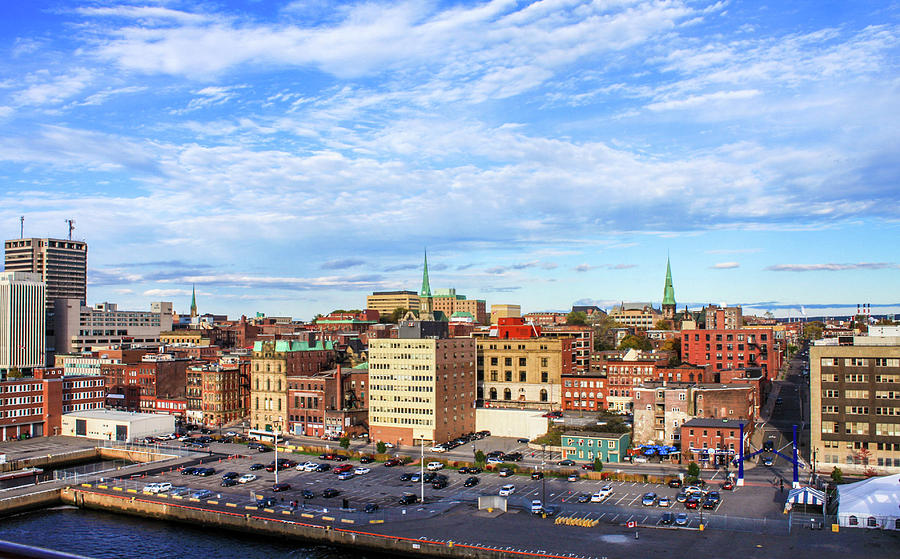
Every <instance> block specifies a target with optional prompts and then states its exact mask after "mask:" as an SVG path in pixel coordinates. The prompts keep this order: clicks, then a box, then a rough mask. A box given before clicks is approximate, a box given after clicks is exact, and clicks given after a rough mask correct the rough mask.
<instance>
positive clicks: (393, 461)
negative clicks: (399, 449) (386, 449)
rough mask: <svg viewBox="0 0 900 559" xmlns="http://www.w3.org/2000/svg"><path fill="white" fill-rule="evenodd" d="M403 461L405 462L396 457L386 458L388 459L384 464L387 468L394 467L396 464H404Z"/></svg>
mask: <svg viewBox="0 0 900 559" xmlns="http://www.w3.org/2000/svg"><path fill="white" fill-rule="evenodd" d="M402 463H403V462H401V461H400V460H398V459H396V458H391V459H390V460H386V461H385V463H384V466H385V467H386V468H392V467H394V466H399V465H400V464H402Z"/></svg>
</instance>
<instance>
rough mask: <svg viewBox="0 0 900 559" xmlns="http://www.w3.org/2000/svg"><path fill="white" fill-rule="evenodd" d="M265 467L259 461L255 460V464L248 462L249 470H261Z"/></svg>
mask: <svg viewBox="0 0 900 559" xmlns="http://www.w3.org/2000/svg"><path fill="white" fill-rule="evenodd" d="M265 467H266V466H265V465H264V464H260V463H259V462H257V463H256V464H250V471H251V472H254V471H256V470H262V469H263V468H265Z"/></svg>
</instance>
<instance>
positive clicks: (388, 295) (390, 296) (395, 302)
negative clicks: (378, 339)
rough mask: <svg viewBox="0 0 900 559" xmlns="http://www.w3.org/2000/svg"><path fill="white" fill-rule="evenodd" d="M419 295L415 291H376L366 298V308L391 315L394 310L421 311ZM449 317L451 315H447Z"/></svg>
mask: <svg viewBox="0 0 900 559" xmlns="http://www.w3.org/2000/svg"><path fill="white" fill-rule="evenodd" d="M419 305H420V302H419V294H418V293H416V292H415V291H376V292H374V293H372V294H371V295H369V296H367V297H366V308H367V309H372V310H376V311H378V314H380V315H381V316H384V315H390V314H391V313H392V312H394V309H397V308H401V309H407V310H419ZM447 316H449V315H447Z"/></svg>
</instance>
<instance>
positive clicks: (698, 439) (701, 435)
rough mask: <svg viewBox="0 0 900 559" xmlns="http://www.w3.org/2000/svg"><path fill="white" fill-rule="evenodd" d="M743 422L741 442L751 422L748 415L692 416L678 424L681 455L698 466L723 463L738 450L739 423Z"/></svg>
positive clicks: (749, 429) (734, 455) (745, 436)
mask: <svg viewBox="0 0 900 559" xmlns="http://www.w3.org/2000/svg"><path fill="white" fill-rule="evenodd" d="M742 423H743V424H744V444H746V441H748V440H749V439H750V431H751V430H752V428H753V422H752V421H749V420H747V419H708V418H697V419H692V420H690V421H688V422H687V423H685V424H684V425H682V426H681V441H682V444H681V456H682V457H683V458H684V460H685V461H693V462H697V463H698V464H700V465H701V466H711V465H713V464H719V465H722V464H726V463H728V462H729V461H730V460H731V459H733V458H735V457H736V456H738V455H739V454H740V448H741V438H740V424H742Z"/></svg>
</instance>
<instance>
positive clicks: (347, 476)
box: [337, 472, 354, 481]
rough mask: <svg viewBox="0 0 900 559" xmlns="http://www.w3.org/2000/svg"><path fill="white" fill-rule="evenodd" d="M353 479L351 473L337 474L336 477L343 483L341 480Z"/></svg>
mask: <svg viewBox="0 0 900 559" xmlns="http://www.w3.org/2000/svg"><path fill="white" fill-rule="evenodd" d="M353 477H354V476H353V472H341V473H339V474H338V477H337V478H338V479H339V480H342V481H343V480H347V479H353Z"/></svg>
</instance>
